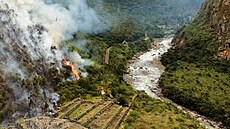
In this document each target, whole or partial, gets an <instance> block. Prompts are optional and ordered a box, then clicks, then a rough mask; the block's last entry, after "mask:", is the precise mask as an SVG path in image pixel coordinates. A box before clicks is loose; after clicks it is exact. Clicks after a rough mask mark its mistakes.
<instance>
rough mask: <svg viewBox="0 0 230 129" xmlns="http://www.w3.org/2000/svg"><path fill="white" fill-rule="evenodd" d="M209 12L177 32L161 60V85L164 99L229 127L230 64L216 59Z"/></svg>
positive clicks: (216, 46) (216, 42)
mask: <svg viewBox="0 0 230 129" xmlns="http://www.w3.org/2000/svg"><path fill="white" fill-rule="evenodd" d="M208 12H210V10H209V11H207V12H203V13H201V14H199V15H198V16H197V17H196V18H195V20H194V21H193V22H192V23H191V24H188V25H186V26H184V27H183V28H182V29H181V30H180V31H179V32H178V33H177V36H176V37H175V42H174V43H176V44H175V47H174V48H173V49H171V50H170V51H169V52H168V53H166V54H164V55H163V57H162V59H161V61H162V63H163V64H164V65H165V66H166V70H165V72H164V73H163V75H162V77H161V81H160V85H161V87H162V92H163V94H164V95H165V96H166V97H168V98H170V99H172V100H173V101H175V102H177V103H179V104H181V105H184V106H185V107H188V108H190V109H192V110H195V111H198V112H199V113H201V114H203V115H205V116H208V117H210V118H212V119H214V120H217V121H221V122H223V124H224V125H226V126H227V127H229V126H230V119H229V118H230V117H229V116H230V108H229V107H230V103H229V102H230V96H229V95H230V81H229V80H230V61H229V60H224V59H222V60H221V59H217V58H216V54H217V52H218V49H219V48H220V47H221V43H220V40H218V37H219V36H220V35H219V34H218V32H217V31H216V30H215V29H212V28H211V26H209V23H208V21H207V20H208V17H209V16H210V13H208ZM205 13H206V14H205ZM177 39H180V40H181V39H182V40H184V41H185V43H184V44H179V43H178V42H177V41H176V40H177Z"/></svg>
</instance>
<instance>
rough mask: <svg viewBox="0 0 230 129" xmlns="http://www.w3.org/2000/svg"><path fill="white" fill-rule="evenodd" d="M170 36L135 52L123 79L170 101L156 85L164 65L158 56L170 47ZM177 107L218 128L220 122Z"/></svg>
mask: <svg viewBox="0 0 230 129" xmlns="http://www.w3.org/2000/svg"><path fill="white" fill-rule="evenodd" d="M171 41H172V38H165V39H163V40H161V41H157V42H154V43H153V47H152V48H151V49H150V50H149V51H147V52H144V53H138V54H136V55H135V56H134V57H133V58H132V60H130V61H129V63H128V70H127V73H128V74H126V75H124V80H126V82H127V83H129V84H131V85H132V87H133V88H135V89H136V90H139V91H145V92H146V93H147V94H148V95H149V96H151V97H153V98H155V99H161V100H165V101H170V100H168V99H167V98H164V97H163V96H162V94H161V89H160V87H159V85H158V82H159V79H160V76H161V74H162V73H163V72H164V66H162V64H161V63H160V57H161V56H162V55H163V54H164V53H166V52H167V51H168V49H170V48H171ZM171 103H172V104H173V105H175V106H176V107H177V108H179V109H180V110H182V111H183V112H185V113H188V114H190V115H191V116H193V117H194V118H196V119H197V120H198V121H199V122H200V124H202V125H204V126H205V127H206V128H208V129H220V128H221V127H220V123H217V122H214V121H212V120H209V119H208V118H206V117H204V116H202V115H199V114H198V113H196V112H193V111H190V110H189V109H186V108H184V107H182V106H180V105H177V104H176V103H173V102H172V101H171Z"/></svg>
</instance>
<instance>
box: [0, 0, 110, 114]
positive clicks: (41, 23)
mask: <svg viewBox="0 0 230 129" xmlns="http://www.w3.org/2000/svg"><path fill="white" fill-rule="evenodd" d="M103 23H104V22H102V21H101V18H100V17H99V16H98V15H97V13H96V12H95V11H94V10H93V9H92V8H90V7H89V6H88V5H87V3H86V0H66V1H64V0H63V1H62V0H0V45H1V47H0V70H2V69H4V70H3V71H4V72H5V74H8V73H18V74H19V75H20V76H21V79H25V78H27V77H28V76H30V75H31V74H34V75H37V74H38V73H40V74H41V73H42V72H43V69H44V67H48V66H44V65H46V63H47V62H49V61H53V60H57V61H61V55H62V54H63V53H61V52H60V51H58V50H57V51H51V47H52V46H56V47H57V48H59V45H60V44H61V43H62V42H63V41H65V40H68V39H71V38H72V35H73V34H74V33H76V32H84V33H97V32H101V31H103V30H104V29H106V27H107V25H105V24H103ZM54 53H55V54H54ZM69 57H71V60H73V62H74V63H76V64H78V67H83V65H88V64H90V61H88V60H84V59H82V58H81V57H80V55H79V54H78V53H77V52H73V53H69ZM43 66H44V67H43ZM30 70H31V71H32V73H30ZM36 72H37V73H36ZM84 75H86V73H84V72H83V76H84ZM12 87H13V85H12ZM41 87H42V86H41ZM43 88H44V87H43ZM13 89H20V91H23V92H21V95H17V96H16V97H17V99H18V100H16V101H20V100H25V101H26V102H25V103H29V105H30V104H31V105H35V106H34V107H32V110H35V109H36V111H35V112H36V113H35V115H36V114H40V113H42V111H41V109H42V108H43V107H44V105H43V103H44V102H45V103H48V104H49V107H50V108H52V103H55V104H56V102H57V100H58V98H59V96H58V95H57V94H55V93H51V92H52V91H51V92H50V89H44V91H46V90H47V91H49V92H46V94H44V93H40V95H41V98H40V99H38V98H37V97H34V96H33V95H30V94H31V93H30V92H31V91H27V90H26V89H23V87H21V86H18V87H17V86H15V87H14V88H13ZM40 90H41V89H40ZM15 92H18V90H16V91H15ZM48 93H50V94H51V95H48ZM42 97H43V99H42ZM47 101H48V102H47Z"/></svg>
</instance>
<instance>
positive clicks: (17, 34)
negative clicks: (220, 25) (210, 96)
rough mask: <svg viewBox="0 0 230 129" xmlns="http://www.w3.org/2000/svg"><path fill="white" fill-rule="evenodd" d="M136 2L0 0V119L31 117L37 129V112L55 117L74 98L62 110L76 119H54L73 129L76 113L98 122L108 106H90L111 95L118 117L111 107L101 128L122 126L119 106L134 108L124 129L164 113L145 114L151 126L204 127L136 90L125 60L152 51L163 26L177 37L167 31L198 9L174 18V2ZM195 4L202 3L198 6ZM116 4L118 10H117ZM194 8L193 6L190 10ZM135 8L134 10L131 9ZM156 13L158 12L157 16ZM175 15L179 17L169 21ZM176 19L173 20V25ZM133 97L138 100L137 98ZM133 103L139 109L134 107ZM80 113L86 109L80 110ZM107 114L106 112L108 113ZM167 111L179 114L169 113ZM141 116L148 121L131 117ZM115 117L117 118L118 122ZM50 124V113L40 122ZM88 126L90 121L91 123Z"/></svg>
mask: <svg viewBox="0 0 230 129" xmlns="http://www.w3.org/2000/svg"><path fill="white" fill-rule="evenodd" d="M146 2H147V3H148V2H153V1H146ZM158 2H159V3H158ZM134 3H135V4H134ZM134 3H130V2H128V1H126V2H125V1H106V0H105V1H96V0H95V1H86V0H81V1H78V0H72V1H62V0H44V1H40V0H33V1H28V0H22V1H14V0H2V1H1V2H0V5H1V6H0V9H1V10H0V16H1V18H2V19H1V21H0V26H1V29H2V31H1V32H0V41H1V43H2V45H1V48H0V49H1V51H0V108H1V110H0V122H1V123H2V124H3V125H7V124H9V123H15V121H16V120H17V119H18V118H31V117H32V119H26V120H25V121H24V119H19V122H22V123H21V124H22V126H23V125H25V126H28V127H29V128H30V127H31V126H30V124H31V125H32V126H34V123H36V122H37V120H38V121H39V117H38V118H37V117H36V116H53V117H55V114H56V115H57V112H56V111H57V110H56V109H57V107H61V108H62V107H63V105H65V104H66V103H68V102H70V103H71V102H72V104H73V105H72V106H73V107H72V106H70V110H69V109H68V108H67V110H63V111H60V112H58V113H63V112H64V113H63V114H64V115H63V116H64V117H65V119H69V120H70V121H68V120H64V121H63V120H59V119H52V118H51V120H54V123H52V122H53V121H52V122H51V124H52V125H54V127H55V126H56V124H57V123H58V124H60V123H62V122H63V123H67V125H68V124H70V125H71V126H70V128H72V125H73V126H75V124H74V123H78V121H77V119H78V118H79V119H80V118H82V119H86V118H88V117H90V118H93V119H92V120H93V123H90V121H89V120H86V121H89V123H88V124H93V125H92V126H98V125H97V124H99V122H98V121H97V120H95V119H96V118H94V117H93V116H94V115H95V114H94V113H95V112H94V111H95V110H94V108H96V109H97V110H99V111H101V109H100V108H104V106H106V104H107V103H106V102H107V101H106V102H105V103H104V102H102V103H97V102H96V103H91V100H92V99H94V98H95V97H99V98H100V97H101V98H103V100H107V99H111V101H112V103H113V105H114V109H116V110H117V113H115V114H114V112H112V111H111V110H109V108H108V113H110V114H111V116H109V117H107V116H106V115H105V117H104V115H103V114H99V116H100V117H101V120H103V121H104V120H105V123H103V124H102V125H100V126H103V127H106V125H108V124H109V123H110V122H112V123H113V124H114V125H117V123H119V122H120V119H121V117H120V116H116V114H119V112H120V111H122V113H124V111H125V112H126V109H127V108H128V107H129V108H131V113H130V114H129V115H127V120H126V122H125V123H124V125H125V128H129V127H134V126H136V124H140V121H141V120H143V119H145V118H147V117H148V116H149V117H151V118H153V117H155V116H158V115H159V119H156V120H155V121H154V122H152V121H151V119H147V121H146V124H145V127H146V128H151V127H153V126H154V127H162V124H161V123H163V124H164V126H165V127H168V128H173V127H178V128H179V127H180V126H181V127H186V126H189V127H191V128H203V127H202V126H201V125H199V123H198V122H197V121H196V120H195V119H194V118H191V117H190V116H189V115H187V114H185V113H183V112H180V110H178V109H176V108H175V106H173V105H171V104H170V103H169V102H161V101H158V100H155V99H153V98H150V97H148V96H147V95H146V94H144V93H138V92H137V91H135V90H134V89H133V88H132V87H131V86H130V85H129V84H127V83H126V82H125V81H124V80H123V74H124V73H125V72H126V65H127V64H126V63H127V62H128V61H129V59H131V58H132V56H134V54H136V53H138V52H144V51H147V50H148V49H149V48H150V47H151V45H152V43H153V42H154V40H155V39H154V38H158V37H163V36H164V35H165V34H166V33H164V32H165V31H167V34H171V33H172V32H168V31H171V30H176V28H172V26H174V25H176V24H179V25H181V24H184V23H186V22H188V21H187V20H185V21H183V22H181V21H180V20H177V19H178V17H180V18H181V19H184V18H185V19H187V18H188V19H189V16H192V15H194V13H191V12H190V11H188V12H187V11H186V14H185V15H182V16H176V17H175V19H174V18H172V17H170V16H169V15H174V14H173V13H176V11H172V10H174V9H172V10H170V9H171V8H176V7H177V6H176V5H177V4H176V3H175V1H174V3H170V1H167V2H166V1H165V2H163V3H162V1H155V2H154V8H150V7H152V5H151V6H150V5H148V4H146V5H145V4H144V5H143V4H142V3H141V2H140V1H139V2H138V1H137V3H136V2H134ZM181 3H183V2H181ZM186 5H191V4H188V3H187V4H186ZM142 6H145V7H146V8H143V7H142ZM155 6H156V8H155ZM157 6H159V7H157ZM163 6H166V7H165V8H170V9H169V10H168V11H172V12H173V13H169V14H167V16H165V17H164V18H166V19H164V18H160V16H162V15H163V13H166V12H165V10H164V9H165V8H164V9H161V8H162V7H163ZM174 6H175V7H174ZM180 6H182V5H180ZM194 6H196V7H197V6H198V4H197V5H194ZM117 7H119V8H118V9H119V10H120V11H119V10H118V11H114V9H116V8H117ZM120 7H121V8H120ZM186 7H187V6H186ZM196 7H193V6H192V8H196ZM130 8H133V9H134V10H135V11H130ZM147 8H149V10H148V9H147ZM145 9H147V10H145ZM155 9H157V10H155ZM138 10H141V11H138ZM192 10H193V9H192ZM177 11H179V10H177ZM47 12H49V13H47ZM137 12H140V13H141V14H137ZM146 12H149V13H148V14H147V13H146ZM150 12H156V13H155V14H152V13H150ZM158 12H159V14H160V15H157V14H158ZM183 12H184V9H181V10H180V13H177V14H178V15H180V14H181V13H183ZM194 12H195V9H194ZM144 14H146V15H144ZM152 15H154V16H152ZM142 16H143V17H142ZM148 17H154V18H155V19H161V20H160V21H159V24H158V22H157V21H152V20H153V19H151V18H150V19H149V18H148ZM140 19H149V22H150V21H151V25H150V26H149V22H148V21H142V20H140ZM173 19H174V20H175V21H171V20H173ZM163 21H167V22H168V23H167V25H166V27H160V26H161V25H164V24H166V23H165V22H163ZM171 22H172V23H173V24H172V25H171V24H170V25H168V24H169V23H171ZM159 25H160V26H159ZM170 26H171V27H170ZM148 29H150V31H149V30H148ZM146 31H147V33H146ZM145 34H146V35H145ZM148 36H149V37H148ZM146 37H147V38H146ZM105 58H107V59H106V60H107V61H105ZM135 96H138V97H137V99H136V100H135V101H134V100H133V98H134V97H135ZM78 98H79V99H81V100H86V101H87V102H86V104H85V103H84V104H79V105H78V104H76V103H75V101H74V100H76V99H78ZM88 101H89V103H88ZM144 101H147V102H148V103H146V104H147V106H146V108H143V107H144V106H145V102H144ZM133 103H134V106H132V107H130V105H132V104H133ZM97 104H98V105H99V107H98V105H97ZM152 104H153V105H155V106H156V108H155V107H153V105H152ZM78 106H79V107H78ZM158 106H159V107H162V109H164V110H161V108H158ZM112 107H113V106H112ZM121 107H124V108H121ZM98 108H99V109H98ZM112 109H113V108H112ZM120 109H121V110H120ZM142 109H143V110H142ZM150 109H151V110H150ZM79 110H81V112H78V111H79ZM91 111H93V113H92V112H91ZM65 112H67V114H66V113H65ZM102 112H103V113H104V111H103V110H102ZM106 112H107V110H106V111H105V113H106ZM87 113H90V115H88V114H87ZM96 113H97V112H96ZM169 114H170V116H173V117H169ZM84 115H86V116H87V117H86V116H84ZM138 116H142V118H141V119H139V120H138V119H136V120H133V119H134V118H136V117H138ZM57 117H58V118H59V117H60V116H57ZM113 117H114V120H115V121H112V120H113V119H112V118H113ZM61 118H63V117H61ZM75 119H76V121H75ZM20 120H22V121H20ZM55 120H57V121H56V122H57V123H56V122H55ZM94 120H95V121H94ZM157 120H159V121H157ZM165 120H166V121H165ZM47 121H50V118H46V117H45V118H44V119H43V118H42V117H41V122H45V124H44V126H46V125H47V123H46V122H47ZM69 122H70V123H69ZM91 122H92V121H91ZM183 122H185V123H183ZM48 123H49V122H48ZM148 123H149V124H148ZM19 124H20V123H19ZM78 124H79V123H78ZM78 124H77V125H78ZM81 124H84V123H81ZM88 124H86V125H87V126H89V125H88ZM104 124H106V125H104ZM77 125H76V126H77ZM63 126H66V125H65V124H64V125H63ZM90 126H91V125H90ZM114 127H115V126H114ZM116 127H117V126H116ZM0 128H1V127H0ZM31 128H32V127H31ZM111 128H113V127H111Z"/></svg>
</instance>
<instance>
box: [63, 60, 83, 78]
mask: <svg viewBox="0 0 230 129" xmlns="http://www.w3.org/2000/svg"><path fill="white" fill-rule="evenodd" d="M62 60H63V62H64V63H65V64H66V65H68V66H70V67H71V70H72V73H73V74H74V75H75V76H76V78H77V80H80V75H79V73H78V71H77V68H76V67H75V66H74V64H73V63H72V62H70V61H68V60H67V59H66V57H64V56H62Z"/></svg>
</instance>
